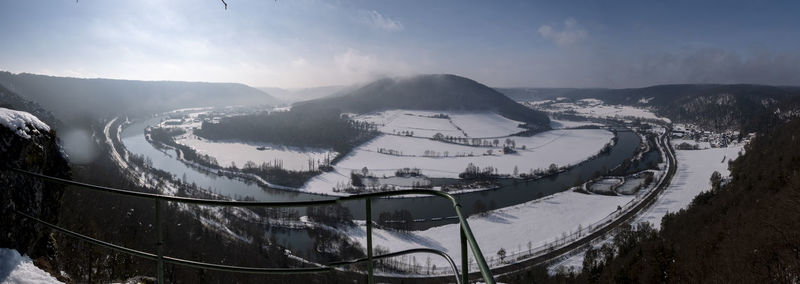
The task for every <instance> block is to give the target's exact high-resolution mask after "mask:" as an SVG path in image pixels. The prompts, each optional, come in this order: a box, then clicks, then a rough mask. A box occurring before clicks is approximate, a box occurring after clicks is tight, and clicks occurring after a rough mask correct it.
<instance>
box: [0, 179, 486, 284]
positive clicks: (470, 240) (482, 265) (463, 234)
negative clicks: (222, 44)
mask: <svg viewBox="0 0 800 284" xmlns="http://www.w3.org/2000/svg"><path fill="white" fill-rule="evenodd" d="M10 170H12V171H15V172H18V173H21V174H25V175H29V176H33V177H37V178H41V179H43V180H46V181H49V182H55V183H59V184H64V185H72V186H77V187H79V188H86V189H91V190H95V191H100V192H107V193H112V194H118V195H123V196H129V197H135V198H142V199H149V200H154V201H155V215H156V253H149V252H144V251H139V250H134V249H131V248H127V247H123V246H120V245H116V244H113V243H109V242H105V241H101V240H98V239H94V238H91V237H88V236H85V235H81V234H79V233H76V232H73V231H70V230H68V229H64V228H61V227H59V226H57V225H54V224H51V223H48V222H46V221H44V220H41V219H39V218H37V217H35V216H31V215H29V214H26V213H23V212H20V211H16V213H17V214H19V215H21V216H24V217H26V218H29V219H31V220H34V221H36V222H38V223H41V224H43V225H45V226H47V227H49V228H51V229H54V230H56V231H59V232H62V233H65V234H67V235H70V236H72V237H76V238H79V239H81V240H84V241H87V242H89V243H92V244H94V245H98V246H102V247H106V248H109V249H112V250H116V251H120V252H123V253H126V254H130V255H134V256H138V257H142V258H145V259H150V260H154V261H156V263H157V270H156V271H157V279H158V283H164V263H171V264H175V265H182V266H188V267H194V268H199V269H208V270H216V271H226V272H235V273H251V274H306V273H320V272H330V271H333V270H335V269H337V268H339V267H342V266H347V265H352V264H357V263H363V262H366V263H367V279H368V282H369V283H374V273H373V261H374V260H376V259H384V258H391V257H395V256H399V255H405V254H412V253H430V254H436V255H439V256H441V257H443V258H445V259H446V260H447V262H448V263H449V264H450V267H451V268H452V270H453V274H454V276H455V278H456V282H457V283H468V282H469V263H468V261H469V259H468V258H469V255H468V253H467V246H469V248H470V249H471V250H472V254H473V256H474V257H475V260H476V262H477V264H478V269H479V270H480V273H481V276H482V278H483V281H485V282H486V283H495V280H494V276H493V275H492V271H491V270H490V269H489V266H488V264H487V263H486V259H485V258H484V257H483V253H482V252H481V249H480V247H479V246H478V242H477V241H476V240H475V237H474V236H473V234H472V230H471V229H470V227H469V223H468V222H467V220H466V218H465V216H464V215H463V213H462V212H461V205H460V204H459V203H458V201H456V199H455V198H454V197H453V196H452V195H450V194H447V193H444V192H439V191H433V190H422V189H408V190H398V191H389V192H376V193H366V194H358V195H350V196H342V197H337V198H332V199H325V200H315V201H288V202H277V201H266V202H264V201H231V200H212V199H198V198H191V197H179V196H171V195H163V194H155V193H146V192H138V191H130V190H123V189H117V188H111V187H105V186H99V185H93V184H87V183H81V182H76V181H72V180H68V179H62V178H57V177H51V176H47V175H43V174H39V173H34V172H30V171H26V170H21V169H13V168H12V169H10ZM400 195H429V196H438V197H442V198H446V199H448V200H450V202H451V203H452V205H453V209H454V210H455V212H456V215H457V217H458V220H459V224H460V226H459V228H460V229H459V232H460V239H461V273H460V274H459V271H458V268H457V267H456V265H455V262H453V259H452V258H450V256H449V255H447V254H446V253H444V252H442V251H440V250H435V249H431V248H416V249H409V250H403V251H397V252H392V253H387V254H382V255H373V254H372V250H373V247H372V199H373V198H381V197H390V196H400ZM362 199H363V200H364V205H365V208H366V227H367V228H366V236H367V257H366V258H360V259H354V260H347V261H339V262H333V263H328V264H320V265H318V266H317V267H303V268H259V267H243V266H232V265H221V264H213V263H206V262H198V261H193V260H187V259H180V258H175V257H170V256H165V255H164V243H163V231H162V226H161V225H162V220H161V203H162V202H163V201H168V202H177V203H185V204H196V205H208V206H223V207H272V208H286V207H306V206H325V205H334V204H338V203H340V202H344V201H352V200H362Z"/></svg>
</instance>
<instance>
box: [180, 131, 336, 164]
mask: <svg viewBox="0 0 800 284" xmlns="http://www.w3.org/2000/svg"><path fill="white" fill-rule="evenodd" d="M175 142H177V143H180V144H183V145H186V146H189V147H192V148H194V149H195V150H197V152H198V153H201V154H206V155H209V156H212V157H214V158H216V159H217V162H218V163H219V165H220V166H223V167H224V166H230V165H231V163H236V166H237V167H239V168H241V167H242V166H244V164H245V163H246V162H248V161H252V162H255V163H256V165H261V164H262V163H269V164H272V165H274V164H275V162H276V161H280V162H281V163H282V164H283V168H284V169H287V170H295V171H307V170H308V165H309V164H308V161H309V160H310V159H313V160H314V161H324V160H325V158H326V157H329V158H330V159H333V158H335V157H336V155H337V153H336V152H333V151H326V150H323V149H308V148H306V149H301V148H297V147H287V146H280V145H271V144H258V143H245V142H238V141H236V142H234V141H213V142H212V141H208V140H206V139H202V138H199V137H197V136H195V135H184V136H181V137H180V138H179V139H176V140H175ZM258 147H265V150H258Z"/></svg>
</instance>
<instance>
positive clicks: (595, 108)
mask: <svg viewBox="0 0 800 284" xmlns="http://www.w3.org/2000/svg"><path fill="white" fill-rule="evenodd" d="M536 108H537V109H541V110H544V111H548V112H574V113H575V114H577V115H581V116H586V117H598V118H620V119H622V118H629V117H637V118H644V119H653V120H662V121H666V122H670V120H669V119H667V118H663V117H658V116H656V115H655V114H654V113H653V112H652V111H650V110H649V109H644V108H637V107H632V106H624V105H605V104H604V103H603V101H601V100H596V99H583V100H578V101H576V102H575V103H569V102H559V103H553V104H538V105H536Z"/></svg>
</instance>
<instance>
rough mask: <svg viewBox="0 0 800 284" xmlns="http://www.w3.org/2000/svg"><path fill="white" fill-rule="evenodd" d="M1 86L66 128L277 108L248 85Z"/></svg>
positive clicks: (8, 79)
mask: <svg viewBox="0 0 800 284" xmlns="http://www.w3.org/2000/svg"><path fill="white" fill-rule="evenodd" d="M0 85H2V86H4V87H5V88H7V89H9V90H11V91H13V92H15V93H17V94H19V95H20V96H22V97H23V98H25V99H27V100H31V101H33V102H36V103H38V104H39V105H41V106H42V107H44V108H45V109H47V110H49V111H51V112H52V113H53V114H54V115H55V116H56V117H57V118H59V119H60V120H62V121H64V122H68V121H75V120H82V119H86V118H100V117H108V116H113V115H119V114H133V115H137V114H150V113H157V112H163V111H168V110H172V109H176V108H186V107H204V106H228V105H237V104H274V103H276V102H277V100H276V99H275V98H273V97H271V96H269V95H268V94H266V93H264V92H262V91H260V90H258V89H255V88H251V87H249V86H246V85H243V84H235V83H201V82H173V81H132V80H112V79H79V78H66V77H53V76H43V75H34V74H26V73H22V74H12V73H9V72H0Z"/></svg>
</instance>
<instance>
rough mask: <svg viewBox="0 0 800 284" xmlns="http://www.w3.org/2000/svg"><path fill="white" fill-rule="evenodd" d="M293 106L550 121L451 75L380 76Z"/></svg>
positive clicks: (538, 126) (539, 125)
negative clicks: (476, 114)
mask: <svg viewBox="0 0 800 284" xmlns="http://www.w3.org/2000/svg"><path fill="white" fill-rule="evenodd" d="M293 108H294V109H297V110H314V109H324V108H327V109H331V108H335V109H339V110H341V111H343V112H355V113H367V112H373V111H381V110H388V109H415V110H448V111H493V112H496V113H498V114H500V115H502V116H504V117H506V118H509V119H513V120H517V121H522V122H525V123H527V124H528V126H529V127H530V128H531V129H533V130H543V129H548V128H549V121H550V120H549V118H548V117H547V115H545V114H544V113H542V112H539V111H535V110H532V109H530V108H527V107H525V106H523V105H521V104H519V103H517V102H515V101H513V100H511V99H509V98H508V97H506V96H505V95H503V94H502V93H500V92H497V91H496V90H494V89H492V88H489V87H487V86H486V85H483V84H481V83H478V82H476V81H474V80H471V79H468V78H464V77H460V76H456V75H451V74H432V75H418V76H412V77H402V78H385V79H380V80H377V81H374V82H372V83H369V84H367V85H365V86H363V87H361V88H358V89H356V90H353V91H352V92H350V93H345V94H342V95H341V96H334V97H327V98H322V99H317V100H311V101H306V102H300V103H297V104H295V105H294V107H293Z"/></svg>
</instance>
